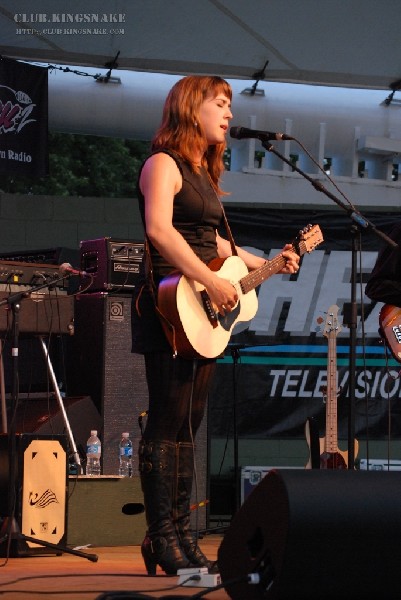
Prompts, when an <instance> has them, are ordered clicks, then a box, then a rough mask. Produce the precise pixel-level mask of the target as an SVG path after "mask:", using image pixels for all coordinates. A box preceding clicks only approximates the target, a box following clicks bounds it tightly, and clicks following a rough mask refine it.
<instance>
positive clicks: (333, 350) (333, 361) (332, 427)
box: [325, 335, 338, 453]
mask: <svg viewBox="0 0 401 600" xmlns="http://www.w3.org/2000/svg"><path fill="white" fill-rule="evenodd" d="M337 396H338V394H337V347H336V337H335V336H334V335H333V336H331V337H330V338H329V342H328V361H327V399H326V439H325V450H326V452H329V453H333V452H337V451H338V433H337V421H338V414H337Z"/></svg>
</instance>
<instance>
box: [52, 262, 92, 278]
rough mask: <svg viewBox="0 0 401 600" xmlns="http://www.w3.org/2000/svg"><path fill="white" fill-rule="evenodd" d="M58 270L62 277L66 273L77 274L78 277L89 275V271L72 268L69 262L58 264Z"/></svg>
mask: <svg viewBox="0 0 401 600" xmlns="http://www.w3.org/2000/svg"><path fill="white" fill-rule="evenodd" d="M58 270H59V271H60V273H61V275H62V276H63V277H64V276H66V275H79V276H80V277H90V275H89V273H87V272H86V271H78V269H74V267H73V266H72V265H70V263H63V264H62V265H60V266H59V268H58Z"/></svg>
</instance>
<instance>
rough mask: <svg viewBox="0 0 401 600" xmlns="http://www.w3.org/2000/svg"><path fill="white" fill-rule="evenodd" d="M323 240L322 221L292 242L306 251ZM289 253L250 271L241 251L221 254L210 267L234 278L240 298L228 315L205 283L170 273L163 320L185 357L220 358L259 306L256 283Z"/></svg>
mask: <svg viewBox="0 0 401 600" xmlns="http://www.w3.org/2000/svg"><path fill="white" fill-rule="evenodd" d="M322 241H323V235H322V232H321V230H320V227H319V225H308V226H307V227H305V228H304V229H303V230H301V231H300V233H299V235H298V236H297V238H296V239H295V240H294V241H293V242H292V243H291V245H292V249H293V251H294V252H296V253H297V254H298V256H302V255H303V254H305V253H306V252H311V251H312V250H314V249H315V248H316V246H318V245H319V244H320V243H321V242H322ZM284 266H285V258H284V257H283V255H282V254H278V255H277V256H276V257H275V258H273V259H272V260H270V261H267V262H266V263H265V264H264V265H263V266H261V267H259V269H255V270H253V271H250V272H248V268H247V266H246V264H245V263H244V261H243V260H242V259H241V258H240V257H239V256H229V257H228V258H225V259H222V258H215V259H214V260H212V261H211V262H210V263H209V264H208V267H209V268H210V269H211V270H212V271H215V272H216V274H217V275H218V276H219V277H222V278H224V279H227V280H229V281H231V283H232V284H233V286H234V287H235V289H236V291H237V294H238V301H237V303H236V305H235V306H234V307H233V309H232V310H231V312H230V313H227V314H226V315H224V316H222V315H220V313H219V312H218V310H217V307H215V306H213V304H212V302H211V301H210V298H209V296H208V294H207V291H206V289H205V288H204V286H203V285H201V284H200V283H198V282H197V281H194V280H193V279H189V278H188V277H186V276H184V275H182V274H181V273H178V272H173V273H171V274H169V275H168V276H167V277H164V278H163V279H162V281H161V282H160V285H159V291H158V309H159V312H160V314H161V323H162V325H163V328H164V331H165V333H166V335H167V339H168V340H169V342H170V345H171V347H172V348H173V351H174V352H175V353H176V354H179V355H180V356H183V357H184V358H190V359H191V358H216V357H217V356H220V355H221V354H222V352H224V350H225V348H226V347H227V345H228V342H229V340H230V337H231V332H232V330H233V328H234V326H235V325H236V324H237V323H239V322H243V321H249V320H250V319H252V318H253V317H254V316H255V314H256V311H257V308H258V299H257V295H256V292H255V288H256V287H257V286H258V285H260V284H261V283H262V282H263V281H265V280H266V279H268V278H269V277H271V276H272V275H274V274H275V273H278V272H279V271H281V269H282V268H283V267H284Z"/></svg>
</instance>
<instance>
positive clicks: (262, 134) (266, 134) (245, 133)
mask: <svg viewBox="0 0 401 600" xmlns="http://www.w3.org/2000/svg"><path fill="white" fill-rule="evenodd" d="M230 136H231V137H232V138H235V139H236V140H243V139H245V138H255V139H257V140H261V141H262V142H265V141H268V140H278V141H280V140H293V139H295V138H293V137H291V136H290V135H287V134H286V133H277V132H276V131H260V130H259V129H248V128H247V127H231V129H230Z"/></svg>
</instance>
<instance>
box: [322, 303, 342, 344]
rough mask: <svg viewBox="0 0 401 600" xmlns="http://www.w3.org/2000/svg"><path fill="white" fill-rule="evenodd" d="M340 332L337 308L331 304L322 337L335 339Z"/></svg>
mask: <svg viewBox="0 0 401 600" xmlns="http://www.w3.org/2000/svg"><path fill="white" fill-rule="evenodd" d="M340 331H341V327H340V325H339V323H338V306H337V305H336V304H332V306H330V308H329V310H328V311H327V316H326V322H325V324H324V330H323V335H324V336H325V337H327V338H330V337H337V336H338V334H339V333H340Z"/></svg>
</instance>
